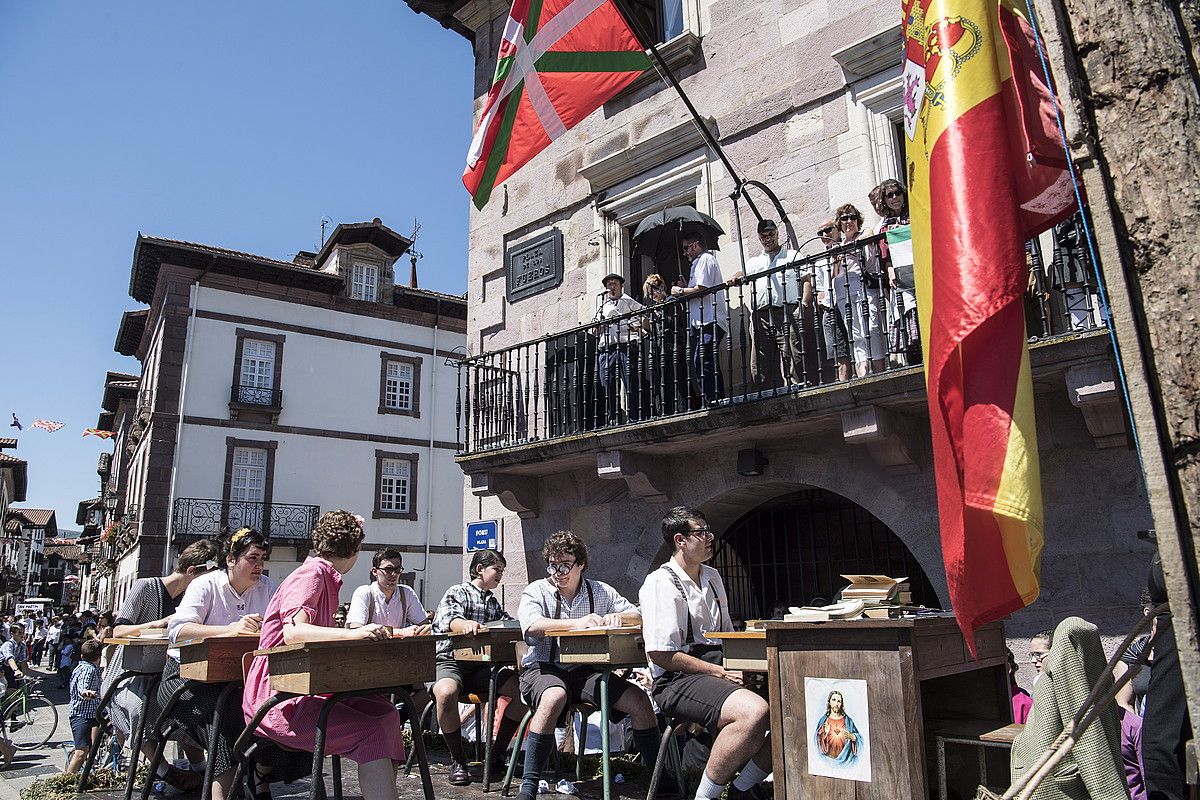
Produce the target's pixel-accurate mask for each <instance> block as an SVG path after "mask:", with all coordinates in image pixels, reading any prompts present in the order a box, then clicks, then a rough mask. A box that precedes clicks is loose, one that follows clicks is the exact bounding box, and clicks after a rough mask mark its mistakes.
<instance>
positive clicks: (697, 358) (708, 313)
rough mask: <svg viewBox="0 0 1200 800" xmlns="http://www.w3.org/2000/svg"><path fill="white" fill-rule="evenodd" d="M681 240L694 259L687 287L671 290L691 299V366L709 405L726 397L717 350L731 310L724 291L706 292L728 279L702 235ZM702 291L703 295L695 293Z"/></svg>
mask: <svg viewBox="0 0 1200 800" xmlns="http://www.w3.org/2000/svg"><path fill="white" fill-rule="evenodd" d="M682 241H683V254H684V255H685V256H686V257H687V258H689V259H690V260H691V262H692V268H691V278H690V280H689V281H688V285H687V286H686V287H682V286H676V287H674V288H673V289H671V294H672V295H673V296H675V297H690V298H691V299H689V300H688V334H689V336H688V338H689V339H690V340H691V342H690V346H689V347H688V351H689V353H690V354H691V359H692V363H691V364H690V365H689V366H690V368H691V370H693V372H692V383H693V385H694V386H695V387H696V392H697V394H699V395H700V397H701V398H702V399H703V401H704V402H705V403H706V404H707V403H715V402H716V401H718V400H720V399H721V398H723V397H724V396H725V377H724V375H722V374H721V365H720V359H719V358H718V353H719V351H720V349H721V342H722V341H723V340H724V339H725V335H726V330H725V326H726V325H728V324H729V322H728V321H729V310H728V307H727V306H726V303H725V293H724V292H723V291H720V290H718V291H714V292H712V293H709V294H704V292H705V290H707V289H711V288H713V287H715V286H721V285H722V284H724V283H725V279H724V278H723V277H721V266H720V264H718V263H717V257H716V256H714V255H713V254H712V253H710V252H709V251H708V250H707V249H705V247H704V240H703V237H701V236H700V235H699V234H694V233H689V234H685V235H684V236H683V240H682ZM701 294H703V296H696V295H701Z"/></svg>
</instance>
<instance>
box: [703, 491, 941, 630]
mask: <svg viewBox="0 0 1200 800" xmlns="http://www.w3.org/2000/svg"><path fill="white" fill-rule="evenodd" d="M710 563H711V564H712V566H714V567H715V568H716V569H717V570H718V571H719V572H720V573H721V577H722V579H724V581H725V587H726V589H727V591H728V593H729V607H730V613H731V614H732V615H733V616H734V617H736V618H740V619H762V618H765V617H769V616H770V615H771V612H772V609H774V608H775V607H776V606H777V605H784V606H789V605H792V606H801V605H812V604H814V603H817V604H825V603H830V602H832V599H833V597H834V595H835V594H836V593H837V592H838V591H839V590H840V589H841V588H842V587H843V586H845V585H846V582H845V580H843V579H842V578H841V575H843V574H846V575H851V574H858V575H864V574H866V575H890V576H892V577H897V578H899V577H907V578H908V579H909V582H910V583H911V585H912V594H913V602H914V603H916V604H922V605H927V606H930V607H934V608H936V607H938V606H939V605H940V602H939V600H938V597H937V593H936V592H935V591H934V589H933V586H932V585H930V583H929V579H928V578H927V577H926V576H925V572H924V571H923V570H922V569H921V566H920V564H919V563H918V562H917V559H916V558H914V557H913V554H912V553H911V552H909V550H908V548H907V547H906V546H905V545H904V542H902V541H901V540H900V537H898V536H896V534H894V533H892V531H891V530H890V529H889V528H888V527H887V526H886V525H884V524H883V523H882V522H880V521H879V520H878V519H876V518H875V517H874V516H873V515H872V514H871V513H870V512H868V511H867V510H866V509H864V508H862V507H861V506H858V505H856V504H855V503H853V502H851V501H850V500H847V499H846V498H845V497H842V496H841V495H839V494H836V493H834V492H830V491H826V490H825V489H818V488H815V487H810V488H806V489H802V490H800V491H798V492H794V493H792V494H789V495H785V496H783V497H779V498H777V499H775V500H772V501H770V502H768V503H765V504H764V505H762V506H759V507H758V508H756V509H754V510H753V511H751V512H750V513H748V514H746V515H745V516H743V517H742V518H741V519H739V520H737V521H736V522H734V523H733V524H732V525H730V526H729V528H728V529H727V530H726V532H725V535H724V536H722V537H721V539H720V540H719V542H718V544H717V548H716V553H715V554H714V556H713V559H712V561H711V562H710Z"/></svg>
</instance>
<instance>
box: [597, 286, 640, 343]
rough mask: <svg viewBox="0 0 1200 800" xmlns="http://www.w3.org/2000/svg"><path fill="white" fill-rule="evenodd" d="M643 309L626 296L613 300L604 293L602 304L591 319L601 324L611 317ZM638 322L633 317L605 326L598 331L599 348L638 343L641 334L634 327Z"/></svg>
mask: <svg viewBox="0 0 1200 800" xmlns="http://www.w3.org/2000/svg"><path fill="white" fill-rule="evenodd" d="M643 308H645V306H643V305H642V304H641V303H639V302H638V301H637V300H634V299H633V298H632V297H630V296H629V295H627V294H622V295H621V296H620V297H618V298H617V299H616V300H614V299H613V298H612V297H610V296H609V295H608V294H607V293H606V294H605V295H604V302H603V303H601V304H600V308H598V309H597V310H596V316H594V317H592V322H601V321H603V320H606V319H611V318H612V317H619V316H621V315H622V314H628V313H630V312H633V311H641V310H642V309H643ZM640 322H641V320H640V319H638V318H636V317H635V318H633V319H627V320H623V321H621V322H616V323H613V324H612V325H605V326H604V327H602V328H601V329H600V346H601V347H611V346H612V345H614V344H625V343H627V342H631V341H633V342H636V341H638V340H639V339H640V338H641V334H640V333H639V330H640V328H639V327H635V326H637V325H638V323H640Z"/></svg>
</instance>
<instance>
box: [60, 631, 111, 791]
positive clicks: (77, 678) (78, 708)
mask: <svg viewBox="0 0 1200 800" xmlns="http://www.w3.org/2000/svg"><path fill="white" fill-rule="evenodd" d="M103 650H104V645H102V644H101V643H100V642H99V641H97V640H95V639H89V640H88V641H86V642H84V643H83V644H82V645H80V646H79V666H78V667H76V668H75V671H74V672H73V673H72V674H71V711H70V717H71V734H72V736H74V738H75V751H74V752H73V753H71V763H70V764H68V765H67V772H78V771H79V768H80V767H82V766H83V760H84V759H85V758H87V754H88V749H89V748H90V747H91V746H92V733H93V731H95V729H96V725H97V723H96V711H97V710H98V708H99V706H100V700H99V699H98V698H99V694H100V655H101V653H102V652H103Z"/></svg>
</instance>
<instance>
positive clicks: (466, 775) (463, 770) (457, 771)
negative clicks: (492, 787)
mask: <svg viewBox="0 0 1200 800" xmlns="http://www.w3.org/2000/svg"><path fill="white" fill-rule="evenodd" d="M448 780H449V781H450V785H451V786H466V785H467V784H468V783H470V782H471V773H470V772H467V765H466V764H461V763H459V762H457V761H455V762H453V763H451V764H450V777H449V779H448Z"/></svg>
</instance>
